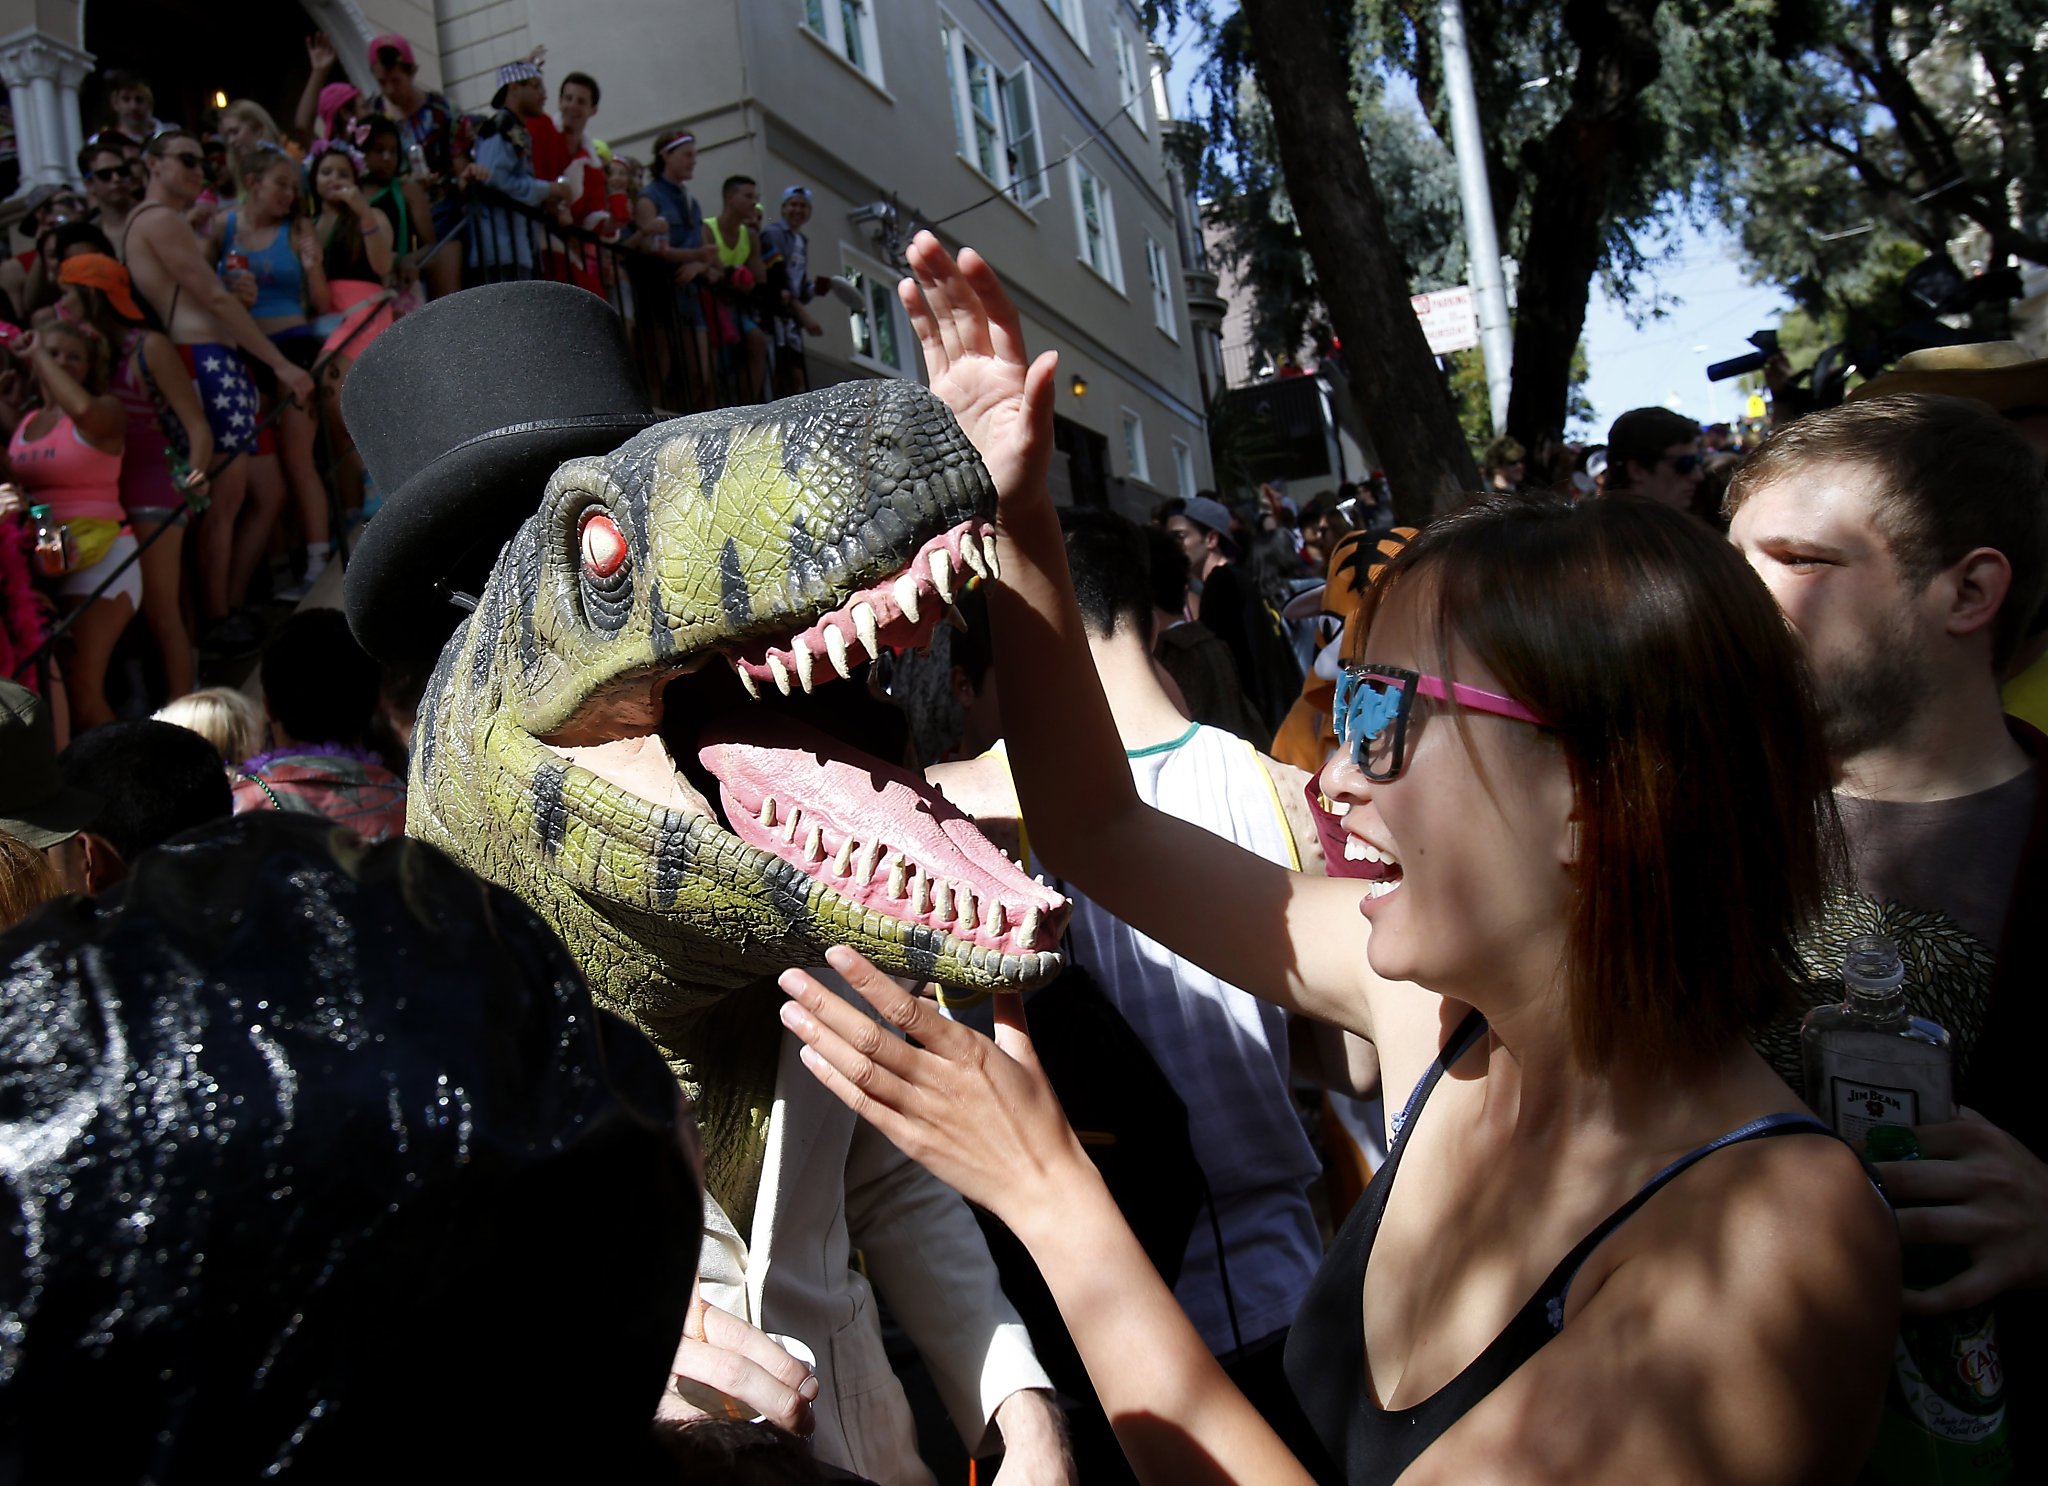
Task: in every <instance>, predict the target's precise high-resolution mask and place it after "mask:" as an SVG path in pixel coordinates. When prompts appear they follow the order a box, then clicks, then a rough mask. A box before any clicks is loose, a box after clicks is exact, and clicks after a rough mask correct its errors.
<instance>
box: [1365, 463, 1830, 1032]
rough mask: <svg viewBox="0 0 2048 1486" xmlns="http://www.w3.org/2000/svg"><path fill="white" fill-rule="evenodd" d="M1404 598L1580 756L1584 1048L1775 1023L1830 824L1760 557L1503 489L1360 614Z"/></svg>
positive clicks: (1429, 538)
mask: <svg viewBox="0 0 2048 1486" xmlns="http://www.w3.org/2000/svg"><path fill="white" fill-rule="evenodd" d="M1410 602H1417V603H1422V604H1426V605H1428V606H1429V608H1428V609H1427V610H1425V611H1424V612H1423V613H1422V614H1421V615H1419V616H1416V617H1418V618H1419V619H1420V620H1421V622H1422V625H1423V633H1425V634H1430V633H1433V634H1434V636H1435V643H1436V647H1437V650H1438V654H1439V657H1440V658H1439V661H1438V667H1439V669H1440V671H1441V672H1442V673H1443V674H1445V675H1454V674H1455V671H1454V665H1455V662H1454V661H1453V659H1452V654H1453V650H1454V647H1462V649H1463V650H1464V651H1465V652H1466V653H1467V654H1469V655H1470V656H1472V657H1473V658H1474V659H1476V660H1478V661H1479V662H1480V663H1481V664H1483V665H1484V666H1485V667H1486V668H1487V669H1488V670H1489V671H1490V672H1491V673H1492V674H1493V675H1494V676H1495V677H1497V678H1498V679H1499V681H1500V683H1501V685H1502V686H1504V687H1505V688H1506V690H1507V691H1508V692H1509V693H1510V694H1511V695H1512V696H1513V697H1514V698H1515V699H1516V700H1517V701H1520V702H1522V703H1523V704H1524V705H1525V706H1527V707H1529V708H1530V709H1531V710H1532V711H1534V712H1536V713H1537V714H1538V715H1539V716H1541V717H1543V718H1544V719H1545V720H1546V721H1547V723H1548V724H1549V731H1550V732H1551V734H1552V736H1554V737H1555V739H1556V740H1557V743H1558V744H1559V745H1560V746H1561V748H1562V750H1563V753H1564V757H1565V761H1566V763H1567V765H1568V766H1569V768H1570V770H1571V778H1572V784H1573V789H1574V792H1575V795H1576V798H1577V803H1576V810H1577V814H1578V823H1579V855H1578V864H1577V869H1576V873H1575V883H1574V886H1575V898H1574V902H1573V906H1572V910H1571V916H1572V921H1571V923H1570V925H1569V928H1568V931H1567V935H1566V949H1565V960H1564V964H1563V965H1562V966H1561V967H1560V971H1561V976H1560V983H1561V984H1562V985H1563V986H1564V987H1565V990H1566V994H1567V998H1568V1005H1569V1008H1570V1017H1571V1033H1572V1048H1573V1052H1574V1054H1575V1056H1576V1057H1577V1058H1578V1060H1579V1062H1580V1064H1581V1066H1582V1067H1584V1068H1586V1069H1587V1070H1588V1071H1591V1072H1595V1073H1598V1072H1602V1071H1604V1070H1607V1069H1609V1068H1612V1067H1615V1066H1617V1065H1621V1064H1627V1065H1629V1066H1633V1067H1636V1068H1657V1069H1665V1070H1669V1071H1673V1072H1683V1071H1684V1070H1686V1069H1688V1068H1692V1067H1698V1066H1700V1065H1701V1064H1702V1063H1703V1062H1705V1061H1707V1060H1709V1059H1711V1058H1713V1057H1715V1056H1718V1055H1720V1054H1722V1053H1724V1052H1725V1051H1726V1050H1727V1048H1728V1047H1729V1045H1730V1044H1731V1043H1733V1042H1734V1041H1735V1040H1736V1039H1738V1038H1742V1037H1744V1036H1746V1035H1747V1034H1748V1033H1749V1032H1750V1031H1751V1030H1752V1029H1753V1028H1757V1027H1761V1026H1763V1025H1764V1024H1766V1023H1767V1022H1769V1021H1770V1020H1771V1019H1772V1018H1773V1017H1774V1016H1775V1015H1777V1014H1778V1013H1779V1012H1780V1011H1781V1010H1782V1009H1783V1007H1784V1006H1785V1004H1786V1002H1787V998H1788V997H1789V995H1790V993H1791V992H1792V990H1793V987H1794V985H1795V983H1796V981H1797V978H1798V971H1797V962H1796V959H1795V956H1794V939H1795V937H1796V936H1797V934H1798V932H1799V930H1800V928H1801V927H1802V926H1803V925H1804V924H1805V923H1806V922H1807V921H1809V919H1810V918H1811V917H1812V916H1813V915H1814V914H1815V913H1816V912H1817V911H1818V909H1819V907H1820V903H1821V898H1822V894H1823V892H1824V890H1825V887H1826V885H1827V882H1828V881H1829V878H1830V876H1831V874H1832V872H1833V870H1834V868H1835V865H1836V862H1837V859H1838V858H1837V853H1838V850H1839V847H1838V845H1837V843H1838V839H1839V834H1838V832H1839V828H1838V825H1837V822H1836V819H1835V812H1834V798H1833V794H1832V792H1831V780H1830V776H1829V771H1828V765H1827V752H1826V749H1825V747H1824V746H1823V745H1822V742H1821V736H1820V724H1819V721H1818V718H1817V716H1816V714H1815V710H1814V704H1813V699H1812V695H1811V688H1810V686H1809V683H1808V678H1807V674H1806V667H1805V661H1804V658H1803V656H1802V654H1801V652H1800V649H1799V647H1798V644H1797V642H1796V640H1795V638H1794V637H1793V635H1792V633H1791V631H1790V629H1789V628H1788V627H1787V625H1786V623H1785V621H1784V619H1783V617H1782V616H1781V615H1780V614H1779V612H1778V607H1777V605H1776V604H1775V603H1774V602H1773V601H1772V599H1771V596H1770V593H1769V591H1768V590H1767V589H1766V588H1765V587H1764V585H1763V582H1762V581H1761V580H1760V579H1759V578H1758V577H1757V576H1756V574H1755V573H1754V572H1752V571H1751V569H1750V567H1749V564H1748V563H1747V562H1745V561H1744V560H1743V559H1742V557H1741V555H1740V554H1739V553H1737V552H1736V550H1735V549H1734V548H1733V547H1731V546H1729V544H1728V543H1727V542H1726V541H1724V540H1723V539H1721V538H1720V537H1718V536H1717V535H1715V534H1714V533H1713V532H1712V531H1710V530H1708V529H1707V528H1706V527H1705V526H1703V525H1701V524H1700V523H1699V522H1698V521H1696V520H1694V519H1693V518H1692V517H1690V516H1688V515H1686V514H1684V513H1683V512H1679V511H1675V510H1670V509H1667V508H1665V507H1663V506H1660V505H1656V504H1653V503H1651V502H1646V501H1625V500H1606V501H1585V502H1582V503H1580V504H1578V505H1568V504H1565V503H1563V502H1561V501H1558V500H1556V499H1554V498H1552V497H1549V496H1533V497H1532V496H1496V497H1491V498H1488V499H1485V500H1482V501H1479V502H1477V503H1475V504H1474V505H1472V506H1469V507H1467V508H1466V509H1465V510H1463V511H1460V512H1459V513H1457V514H1456V515H1453V516H1449V517H1446V518H1445V519H1443V520H1441V521H1439V522H1437V523H1436V524H1435V525H1433V526H1431V527H1429V528H1428V529H1426V530H1425V531H1424V532H1423V533H1422V534H1421V535H1420V536H1418V537H1416V538H1415V539H1414V540H1413V541H1412V542H1410V543H1409V544H1408V546H1407V547H1406V548H1405V549H1403V550H1402V552H1401V553H1400V554H1399V555H1398V556H1397V557H1395V558H1394V559H1393V561H1392V562H1391V563H1389V564H1388V566H1387V568H1386V571H1385V572H1384V573H1383V574H1382V576H1381V578H1380V580H1379V581H1378V582H1377V583H1376V584H1374V585H1373V588H1372V590H1371V591H1370V593H1369V594H1368V595H1367V596H1366V602H1365V607H1364V610H1363V612H1362V614H1361V618H1360V628H1361V629H1363V628H1365V627H1367V626H1369V625H1370V624H1371V622H1372V619H1373V616H1374V614H1375V613H1376V612H1378V611H1379V610H1381V609H1383V608H1385V607H1386V606H1387V605H1389V604H1400V605H1405V604H1407V603H1410ZM1456 715H1457V717H1458V723H1459V726H1460V727H1463V726H1464V722H1465V719H1464V717H1463V715H1462V714H1461V713H1460V714H1456Z"/></svg>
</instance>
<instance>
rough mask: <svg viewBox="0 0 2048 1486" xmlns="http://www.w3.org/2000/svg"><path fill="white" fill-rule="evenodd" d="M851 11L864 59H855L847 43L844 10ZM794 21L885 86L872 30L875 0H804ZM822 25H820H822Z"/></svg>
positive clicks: (850, 64)
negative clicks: (849, 9)
mask: <svg viewBox="0 0 2048 1486" xmlns="http://www.w3.org/2000/svg"><path fill="white" fill-rule="evenodd" d="M849 6H850V7H851V8H852V9H853V12H854V24H855V26H856V28H857V29H856V30H855V32H854V40H855V41H856V42H857V43H858V44H859V48H860V53H861V56H862V58H863V59H864V60H863V61H859V62H856V61H855V60H854V59H853V56H852V54H851V53H850V52H848V50H847V47H846V37H847V31H846V11H847V8H848V7H849ZM797 25H798V26H799V27H800V28H801V29H802V30H804V31H805V32H808V33H809V35H810V36H811V39H812V40H814V41H817V42H820V43H822V44H823V45H824V47H825V49H826V50H827V51H829V52H830V53H832V55H833V56H835V57H837V58H838V59H839V60H840V61H842V62H844V63H845V64H846V65H847V66H848V67H851V68H852V69H853V70H854V71H855V72H858V73H859V74H860V75H861V76H862V77H864V78H866V79H867V80H868V81H869V82H871V83H873V84H874V85H875V86H876V87H878V88H880V87H885V86H886V83H885V82H884V80H883V78H882V46H881V40H880V38H879V37H878V36H877V35H876V34H875V0H804V4H803V18H802V19H801V20H799V21H798V22H797ZM821 28H822V29H821Z"/></svg>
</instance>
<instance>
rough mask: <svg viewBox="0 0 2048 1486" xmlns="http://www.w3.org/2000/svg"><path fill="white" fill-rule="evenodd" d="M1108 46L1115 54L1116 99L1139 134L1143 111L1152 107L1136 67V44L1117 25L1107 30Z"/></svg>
mask: <svg viewBox="0 0 2048 1486" xmlns="http://www.w3.org/2000/svg"><path fill="white" fill-rule="evenodd" d="M1109 44H1110V47H1111V48H1112V49H1113V50H1114V51H1115V52H1116V97H1117V103H1118V104H1119V105H1120V106H1121V107H1122V108H1123V111H1124V112H1125V113H1127V114H1129V115H1130V118H1131V122H1132V123H1133V124H1136V125H1137V126H1138V129H1139V131H1140V132H1144V130H1145V111H1146V110H1147V109H1148V108H1150V107H1151V106H1152V100H1151V99H1150V98H1148V97H1146V88H1145V73H1144V70H1143V69H1142V68H1140V67H1139V66H1138V44H1137V43H1136V42H1135V41H1133V40H1131V36H1130V33H1129V32H1128V31H1126V30H1124V28H1123V27H1121V26H1118V25H1111V26H1110V28H1109Z"/></svg>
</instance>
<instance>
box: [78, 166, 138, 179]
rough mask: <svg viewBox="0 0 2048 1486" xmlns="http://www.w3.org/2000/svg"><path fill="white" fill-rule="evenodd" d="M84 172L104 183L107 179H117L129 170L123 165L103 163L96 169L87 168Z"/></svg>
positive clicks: (127, 173)
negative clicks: (103, 164)
mask: <svg viewBox="0 0 2048 1486" xmlns="http://www.w3.org/2000/svg"><path fill="white" fill-rule="evenodd" d="M86 174H87V175H89V176H91V177H92V178H93V179H94V180H96V181H100V182H102V183H104V182H107V181H118V180H120V179H122V178H123V177H124V176H127V175H129V174H131V172H130V171H129V169H128V167H127V166H125V165H105V166H102V167H101V168H100V169H98V170H89V171H87V172H86Z"/></svg>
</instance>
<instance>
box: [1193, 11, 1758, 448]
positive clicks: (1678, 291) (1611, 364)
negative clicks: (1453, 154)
mask: <svg viewBox="0 0 2048 1486" xmlns="http://www.w3.org/2000/svg"><path fill="white" fill-rule="evenodd" d="M1166 45H1167V47H1168V50H1169V53H1170V56H1171V61H1170V64H1169V67H1168V72H1167V80H1168V85H1169V88H1170V91H1171V94H1172V99H1173V106H1174V111H1175V112H1176V113H1177V114H1178V115H1179V116H1180V117H1182V118H1201V117H1203V116H1204V114H1205V113H1206V111H1207V109H1206V104H1204V103H1201V102H1199V101H1196V100H1192V99H1191V98H1190V92H1191V89H1192V87H1193V85H1194V82H1195V74H1196V72H1197V71H1198V69H1199V67H1200V64H1201V54H1200V50H1199V45H1198V43H1197V42H1196V41H1195V40H1194V39H1193V37H1192V36H1190V35H1188V34H1186V32H1183V33H1182V34H1181V35H1177V36H1174V37H1171V38H1169V39H1168V40H1167V43H1166ZM1399 82H1400V80H1396V81H1395V82H1394V83H1393V84H1392V85H1391V86H1390V87H1389V90H1388V101H1389V102H1390V103H1397V102H1398V100H1400V99H1401V97H1402V95H1403V93H1404V92H1405V93H1406V95H1407V102H1408V106H1410V107H1416V106H1417V105H1416V104H1415V102H1414V95H1413V91H1412V89H1403V88H1402V87H1401V86H1400V85H1399ZM1649 246H1651V247H1652V248H1653V250H1654V255H1655V256H1660V257H1661V256H1662V252H1661V250H1662V249H1664V248H1667V247H1668V248H1670V249H1672V250H1673V251H1672V252H1671V254H1670V256H1669V257H1668V258H1667V259H1666V260H1665V261H1663V262H1660V263H1658V264H1656V265H1655V267H1654V268H1652V269H1651V270H1648V271H1646V272H1645V273H1644V274H1642V275H1640V276H1639V277H1638V278H1637V280H1636V282H1635V285H1634V289H1635V299H1636V301H1637V305H1638V307H1639V308H1638V313H1640V307H1642V306H1648V305H1651V304H1654V305H1655V306H1656V310H1657V313H1656V315H1655V316H1654V317H1652V318H1648V319H1645V320H1644V321H1643V323H1642V325H1641V326H1640V328H1638V326H1637V325H1635V324H1634V323H1632V322H1631V320H1630V318H1629V311H1628V310H1627V309H1624V307H1623V306H1621V305H1620V304H1618V303H1615V302H1614V301H1611V300H1609V299H1608V298H1607V296H1606V295H1605V294H1604V293H1603V292H1602V291H1601V289H1600V286H1599V285H1598V284H1597V283H1596V284H1595V285H1594V287H1593V295H1592V301H1591V303H1590V304H1589V305H1588V306H1587V311H1586V327H1585V332H1584V335H1583V340H1584V343H1585V347H1586V360H1587V365H1588V368H1589V375H1588V377H1587V380H1586V388H1585V391H1586V397H1587V399H1588V400H1589V401H1590V402H1591V403H1592V404H1593V418H1592V419H1591V421H1590V422H1589V423H1587V424H1585V425H1583V426H1575V427H1573V428H1572V429H1570V430H1568V432H1569V433H1570V434H1571V435H1572V436H1574V437H1588V436H1590V438H1591V439H1592V440H1593V441H1594V442H1599V441H1601V440H1603V439H1604V437H1605V435H1606V431H1607V428H1608V426H1609V425H1610V424H1612V423H1613V422H1614V420H1615V419H1616V418H1618V417H1620V416H1621V415H1622V414H1623V413H1625V412H1627V411H1628V410H1629V409H1630V408H1639V407H1644V406H1648V405H1651V404H1658V405H1662V406H1664V407H1668V408H1672V409H1674V410H1675V411H1678V412H1681V413H1685V414H1688V415H1690V416H1692V417H1694V418H1697V419H1698V420H1699V421H1700V422H1702V423H1716V422H1733V421H1735V419H1737V418H1739V417H1740V416H1741V415H1742V412H1743V405H1744V402H1745V401H1746V396H1747V395H1746V394H1745V393H1743V392H1741V391H1739V390H1738V389H1737V385H1736V383H1735V382H1733V381H1730V382H1722V383H1713V382H1709V381H1708V380H1707V378H1706V368H1707V367H1708V366H1709V365H1710V364H1711V363H1713V362H1716V361H1725V360H1727V359H1728V358H1729V357H1731V356H1740V355H1742V354H1743V353H1744V352H1746V351H1748V350H1749V349H1750V348H1749V346H1748V344H1747V340H1748V337H1749V335H1750V333H1751V332H1752V331H1756V330H1760V329H1763V328H1764V327H1765V326H1767V325H1776V324H1777V322H1778V318H1779V316H1780V315H1782V314H1783V313H1784V312H1785V311H1786V310H1787V309H1789V308H1791V304H1790V301H1789V300H1787V299H1786V298H1785V296H1784V295H1783V294H1782V293H1780V292H1779V291H1778V290H1776V289H1773V288H1769V287H1759V286H1757V285H1753V284H1750V283H1748V282H1746V281H1745V279H1744V277H1743V274H1742V270H1741V267H1740V265H1739V264H1738V263H1737V261H1736V256H1735V247H1734V242H1733V239H1732V238H1730V237H1729V236H1728V235H1727V234H1726V233H1724V232H1721V231H1719V230H1718V229H1712V230H1701V229H1698V228H1695V227H1693V226H1692V225H1691V224H1689V223H1683V222H1681V223H1679V224H1677V225H1676V226H1675V227H1674V228H1673V230H1672V232H1671V235H1670V236H1669V237H1668V238H1667V239H1665V240H1664V241H1663V242H1662V243H1658V244H1654V245H1649Z"/></svg>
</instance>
